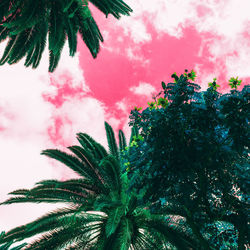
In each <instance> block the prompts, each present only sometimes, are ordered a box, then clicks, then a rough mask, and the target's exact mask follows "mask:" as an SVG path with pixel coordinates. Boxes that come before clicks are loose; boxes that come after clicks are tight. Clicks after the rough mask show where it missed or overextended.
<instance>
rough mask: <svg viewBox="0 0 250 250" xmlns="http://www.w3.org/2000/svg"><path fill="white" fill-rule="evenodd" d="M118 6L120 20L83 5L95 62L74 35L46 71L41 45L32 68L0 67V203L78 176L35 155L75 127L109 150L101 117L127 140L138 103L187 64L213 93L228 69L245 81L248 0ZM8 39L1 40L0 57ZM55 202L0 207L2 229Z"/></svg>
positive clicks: (64, 140) (162, 0)
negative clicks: (96, 40) (94, 35)
mask: <svg viewBox="0 0 250 250" xmlns="http://www.w3.org/2000/svg"><path fill="white" fill-rule="evenodd" d="M126 3H127V4H128V5H130V6H131V7H132V9H133V10H134V12H133V13H132V15H131V16H130V17H122V18H121V19H120V20H116V19H115V18H113V17H112V16H110V17H108V18H106V17H105V16H104V15H103V14H101V13H100V12H99V11H98V10H96V9H95V7H93V6H91V10H92V13H93V15H94V18H95V20H96V21H97V23H98V25H99V28H100V30H101V32H102V34H103V37H104V40H105V41H104V43H103V44H102V48H101V51H100V53H99V54H98V57H97V59H93V58H92V57H91V55H90V53H89V51H88V49H87V48H86V46H85V44H84V43H83V42H82V40H81V39H80V37H79V39H78V52H77V54H76V56H75V57H73V58H72V57H70V56H69V51H68V48H67V46H65V48H64V50H63V53H62V56H61V60H60V62H59V66H58V67H57V70H56V71H55V72H54V73H48V51H46V52H45V53H44V54H43V58H42V61H41V63H40V66H39V67H38V68H37V69H35V70H33V69H31V68H25V67H24V66H23V64H24V60H22V61H20V62H19V63H18V64H16V65H11V66H10V65H3V66H0V77H1V78H0V152H1V157H0V168H1V175H0V202H1V201H4V200H6V199H7V198H8V195H7V194H8V193H9V192H11V191H13V190H15V189H19V188H31V187H32V186H33V185H34V184H35V182H38V181H40V180H44V179H52V178H56V179H60V180H65V179H69V178H72V177H76V175H75V174H74V173H73V172H72V171H70V170H68V169H67V168H66V167H64V166H63V165H62V164H60V163H57V162H56V161H53V160H50V159H48V158H46V157H45V156H41V155H40V152H41V151H42V150H43V149H47V148H59V149H65V147H67V146H70V145H72V144H76V143H77V141H76V139H75V135H76V133H77V132H85V133H88V134H89V135H91V136H92V137H93V138H94V139H95V140H97V141H98V142H100V143H101V144H103V145H104V146H105V147H106V148H107V141H106V135H105V129H104V121H107V122H108V123H109V124H110V125H111V126H112V127H113V128H114V130H115V131H116V132H117V131H118V129H122V130H123V131H124V132H125V135H126V136H127V138H129V136H130V128H129V126H128V121H129V119H128V117H129V113H130V110H131V109H132V108H133V107H134V106H142V107H144V108H145V107H146V106H147V101H151V100H152V99H151V96H152V94H154V93H158V92H159V91H160V90H161V81H165V82H166V83H167V82H169V81H171V78H170V76H171V74H172V73H173V72H177V74H181V73H183V72H184V69H189V70H191V69H194V70H195V71H196V72H197V74H198V77H197V81H196V82H197V83H198V84H200V85H201V86H202V90H205V89H206V88H207V83H208V82H210V81H212V80H213V78H214V77H216V78H217V79H218V81H217V83H218V84H220V86H221V87H220V88H219V91H221V92H228V91H229V88H228V85H227V82H228V79H229V78H230V77H232V76H234V77H236V76H239V77H240V79H242V80H243V85H246V84H248V83H249V81H250V64H249V55H250V15H249V10H250V3H249V0H241V1H238V0H199V1H196V0H195V1H193V0H185V1H183V0H155V1H153V2H152V1H149V0H126ZM6 42H7V41H4V42H2V43H1V44H0V55H2V53H3V50H4V47H5V45H6ZM66 45H67V44H66ZM241 88H242V86H241V87H240V89H241ZM60 206H62V205H60ZM55 207H59V205H56V206H52V205H47V206H46V205H31V204H25V205H23V204H13V205H8V206H1V207H0V231H1V230H9V229H11V228H13V227H14V226H18V225H21V224H23V223H27V222H29V221H31V220H33V219H35V218H36V217H37V216H40V215H42V214H44V213H45V211H48V210H51V209H52V208H55Z"/></svg>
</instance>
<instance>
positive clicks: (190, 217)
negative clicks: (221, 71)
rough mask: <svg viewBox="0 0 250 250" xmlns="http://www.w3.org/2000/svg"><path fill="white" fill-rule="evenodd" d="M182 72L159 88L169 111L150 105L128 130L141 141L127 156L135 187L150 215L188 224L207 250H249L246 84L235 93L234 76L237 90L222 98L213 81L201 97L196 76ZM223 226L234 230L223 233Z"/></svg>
mask: <svg viewBox="0 0 250 250" xmlns="http://www.w3.org/2000/svg"><path fill="white" fill-rule="evenodd" d="M185 72H186V73H185V74H184V75H181V76H177V74H176V73H174V74H173V75H172V77H173V78H174V83H168V84H167V85H166V84H165V83H164V82H162V88H163V91H161V92H160V93H159V94H158V95H157V96H159V95H160V94H164V97H162V99H165V100H166V103H167V105H166V106H164V107H163V106H162V107H156V102H153V103H150V104H151V106H150V107H148V108H146V109H145V110H143V111H140V110H136V109H135V110H132V111H131V115H130V125H131V126H133V127H136V128H137V130H138V131H140V133H139V134H140V135H141V136H142V137H143V140H141V141H140V142H139V143H137V147H131V148H129V150H130V151H129V153H126V151H125V152H124V161H125V162H126V163H127V166H129V169H128V170H129V171H128V176H129V179H130V183H131V186H130V189H131V190H134V191H135V192H138V193H139V192H140V193H145V195H144V200H145V202H146V201H149V200H150V201H151V202H152V203H153V204H154V206H153V210H152V211H159V210H160V211H162V212H165V213H168V214H170V213H172V214H176V215H179V216H181V217H183V218H185V220H186V222H187V223H188V225H189V227H190V228H191V229H192V232H193V233H194V234H195V235H196V237H197V239H198V240H199V242H200V244H201V245H202V246H203V248H205V249H211V248H214V249H219V248H220V249H225V247H226V248H227V249H235V244H236V243H237V247H236V248H238V249H244V245H246V244H247V243H248V231H249V207H250V204H249V195H248V194H249V191H250V190H249V179H250V176H249V147H250V130H249V100H250V92H249V86H245V87H244V88H243V89H242V91H238V90H237V86H238V85H239V84H240V82H241V81H238V79H237V78H231V79H230V83H233V84H234V85H233V86H234V87H233V90H231V91H230V93H229V94H224V95H222V94H221V93H219V92H217V87H219V85H217V84H216V78H214V81H213V82H212V83H209V88H208V89H207V90H206V91H203V92H199V90H200V87H199V85H197V84H195V83H194V82H193V80H194V79H195V76H196V74H195V73H194V72H193V71H191V73H187V71H185ZM236 81H237V83H236ZM237 84H238V85H237ZM153 99H155V97H153ZM124 171H125V170H124ZM218 223H221V225H223V226H222V227H223V228H224V231H223V230H222V231H223V232H221V231H220V230H218ZM226 224H228V225H230V227H231V228H233V229H232V230H231V229H230V230H231V231H230V230H226V229H225V226H224V225H226ZM215 229H216V230H217V231H218V235H217V234H215V233H212V232H213V230H215ZM221 235H223V237H221ZM226 235H227V236H226ZM235 242H236V243H235ZM223 247H224V248H223Z"/></svg>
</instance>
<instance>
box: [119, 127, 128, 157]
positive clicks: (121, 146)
mask: <svg viewBox="0 0 250 250" xmlns="http://www.w3.org/2000/svg"><path fill="white" fill-rule="evenodd" d="M126 147H127V142H126V138H125V135H124V133H123V131H122V130H119V150H120V153H121V151H122V150H125V148H126Z"/></svg>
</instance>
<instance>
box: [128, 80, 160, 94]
mask: <svg viewBox="0 0 250 250" xmlns="http://www.w3.org/2000/svg"><path fill="white" fill-rule="evenodd" d="M129 90H130V91H131V92H133V93H134V94H136V95H145V96H149V97H151V95H152V93H153V92H155V91H156V89H155V87H154V86H152V85H151V84H149V83H146V82H140V83H139V85H138V86H133V87H131V88H130V89H129Z"/></svg>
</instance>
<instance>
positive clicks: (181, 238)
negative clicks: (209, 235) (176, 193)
mask: <svg viewBox="0 0 250 250" xmlns="http://www.w3.org/2000/svg"><path fill="white" fill-rule="evenodd" d="M105 129H106V134H107V141H108V145H109V152H107V151H106V150H105V148H104V147H103V146H101V145H100V144H99V143H97V142H96V141H95V140H94V139H93V138H92V137H90V136H89V135H87V134H84V133H79V134H77V139H78V141H79V143H80V144H81V146H70V147H68V149H69V150H70V151H71V152H72V153H73V154H68V153H65V152H62V151H60V150H56V149H48V150H44V151H43V152H42V154H43V155H46V156H48V157H50V158H53V159H56V160H58V161H60V162H62V163H63V164H65V165H66V166H68V167H69V168H71V169H72V170H73V171H75V172H76V173H77V174H79V176H80V178H79V179H70V180H67V181H58V180H44V181H41V182H38V183H37V184H36V186H35V187H34V188H32V189H30V190H28V189H20V190H16V191H14V192H12V193H11V194H12V195H15V197H12V198H10V199H8V200H7V201H5V202H3V203H2V204H12V203H20V202H33V203H41V202H46V203H57V202H60V203H61V202H64V203H66V204H67V207H65V208H63V209H57V210H56V211H53V212H50V213H48V214H46V215H44V216H42V217H41V218H38V219H37V220H35V221H33V222H31V223H28V224H26V225H23V226H20V227H16V228H14V229H12V230H10V231H8V232H6V233H5V234H3V235H2V237H1V238H0V244H3V243H8V242H11V243H12V242H13V243H16V242H19V241H22V240H26V239H27V238H29V237H32V236H36V235H38V234H42V235H41V236H40V237H39V238H37V239H35V240H34V241H33V242H31V243H30V244H28V245H26V246H25V249H62V248H63V249H92V250H102V249H107V250H110V249H117V250H120V249H121V250H127V249H134V250H141V249H190V248H193V249H197V247H199V245H198V243H197V241H196V240H195V239H194V238H193V237H192V232H191V230H190V229H189V228H188V227H186V226H185V222H183V223H182V224H181V223H174V222H173V220H171V222H170V220H169V218H170V217H171V216H172V215H168V216H165V215H163V214H158V213H151V212H150V209H149V208H150V204H146V206H145V204H142V202H141V200H142V196H143V194H137V193H135V192H128V189H129V181H128V177H127V172H126V171H125V172H123V171H122V166H121V165H122V164H121V162H122V161H121V152H122V150H124V149H125V147H126V145H127V144H126V140H125V136H124V134H123V132H122V131H121V130H120V131H119V149H118V146H117V143H116V141H115V137H114V132H113V129H112V128H111V126H110V125H109V124H108V123H106V122H105ZM133 131H134V130H132V133H131V137H132V138H133V136H135V135H134V132H133ZM130 141H131V140H130ZM172 217H173V216H172ZM179 220H180V219H179Z"/></svg>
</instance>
